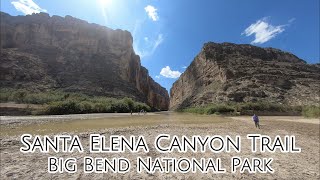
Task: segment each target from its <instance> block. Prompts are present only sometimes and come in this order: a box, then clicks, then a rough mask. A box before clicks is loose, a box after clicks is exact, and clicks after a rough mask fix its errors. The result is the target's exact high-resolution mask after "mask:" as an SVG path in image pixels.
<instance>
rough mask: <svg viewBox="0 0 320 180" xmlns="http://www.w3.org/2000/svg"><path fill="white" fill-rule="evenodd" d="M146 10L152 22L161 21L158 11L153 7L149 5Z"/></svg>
mask: <svg viewBox="0 0 320 180" xmlns="http://www.w3.org/2000/svg"><path fill="white" fill-rule="evenodd" d="M144 10H145V11H146V12H147V13H148V16H149V18H150V19H152V21H157V20H158V19H159V16H158V13H157V9H156V8H155V7H153V6H151V5H148V6H146V7H145V8H144Z"/></svg>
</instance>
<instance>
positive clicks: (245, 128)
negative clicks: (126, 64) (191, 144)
mask: <svg viewBox="0 0 320 180" xmlns="http://www.w3.org/2000/svg"><path fill="white" fill-rule="evenodd" d="M144 117H145V118H147V119H148V118H150V119H152V118H153V117H159V116H144ZM160 117H161V115H160ZM165 117H166V118H168V119H169V120H167V121H164V123H162V124H146V125H141V124H138V125H136V126H131V125H130V126H129V127H111V128H104V127H103V128H101V129H99V130H98V129H95V130H89V131H77V132H68V133H67V134H77V135H79V136H80V138H81V142H82V143H83V145H84V147H88V142H89V139H88V134H90V133H100V134H103V135H105V136H109V135H124V136H126V137H129V136H130V135H135V136H139V135H143V136H144V137H145V138H146V141H147V143H148V144H152V143H153V140H154V139H155V137H156V136H157V135H159V134H163V133H166V134H170V135H178V136H182V135H186V136H189V137H190V136H192V135H201V136H205V135H222V136H225V135H230V136H235V135H240V136H241V137H242V138H243V139H245V137H246V135H247V134H252V133H258V134H264V135H269V136H271V137H274V136H276V135H280V136H285V135H295V136H296V141H297V146H298V147H301V149H302V152H301V153H299V154H291V153H278V152H277V153H252V152H251V151H250V149H249V146H250V144H249V143H250V141H246V140H243V142H242V152H241V153H240V154H237V153H235V152H232V153H219V154H214V153H212V152H210V151H207V152H205V153H192V152H187V153H177V152H174V153H170V154H161V153H159V152H157V151H156V150H155V149H154V148H152V146H150V147H151V148H150V152H149V153H142V152H140V153H129V152H125V153H113V154H110V153H107V154H89V152H88V151H85V152H84V153H81V154H80V153H73V154H67V153H60V154H56V153H48V154H42V153H33V154H32V153H30V154H22V153H21V152H20V151H19V148H20V147H21V146H22V144H21V143H20V140H19V137H20V136H19V135H10V136H2V137H1V150H0V151H1V165H0V166H1V167H0V169H1V179H319V178H320V172H319V171H320V170H319V166H320V163H319V150H320V147H319V120H318V119H313V120H310V121H309V120H308V119H304V118H301V117H281V116H280V117H267V116H266V117H261V119H262V121H261V129H256V128H255V127H254V125H253V123H252V122H251V120H250V118H249V117H233V118H230V117H228V118H225V119H224V120H221V119H219V120H218V121H215V118H216V117H214V116H194V115H190V114H184V115H181V116H180V115H175V116H170V114H166V115H165ZM165 117H164V116H163V117H162V119H164V118H165ZM187 117H188V118H189V119H195V120H196V119H198V120H199V119H206V121H202V122H201V123H197V122H196V121H194V122H190V121H186V122H187V123H175V122H173V123H170V122H171V121H170V119H171V120H172V118H173V119H175V118H178V119H179V118H180V120H179V122H180V121H182V120H183V119H186V118H187ZM199 117H200V118H199ZM210 118H211V119H212V122H210V121H208V120H209V119H210ZM138 119H139V117H138ZM156 122H157V123H158V121H156ZM182 122H183V121H182ZM6 126H10V125H9V124H7V125H3V124H2V128H3V127H6ZM64 134H66V133H64ZM85 149H88V148H85ZM49 156H57V157H76V158H77V159H78V160H79V163H78V168H79V169H80V170H79V171H78V172H77V173H74V174H67V173H62V174H59V173H58V174H49V173H47V158H48V157H49ZM84 156H92V157H104V158H112V157H125V158H128V159H129V160H130V161H132V163H133V164H132V165H133V167H132V170H131V171H130V172H128V173H126V174H113V173H105V174H84V173H83V171H82V164H81V163H80V162H81V161H80V160H81V159H82V158H83V157H84ZM137 156H140V157H147V156H150V157H153V158H156V157H175V158H180V157H189V158H191V157H194V158H197V159H200V158H221V159H222V164H223V166H224V167H225V168H226V169H227V173H225V174H213V173H207V174H201V173H188V174H182V173H168V174H160V173H154V174H148V173H142V174H137V173H136V172H135V170H134V169H135V165H136V164H134V162H135V159H136V158H137ZM232 156H239V157H241V158H246V157H248V158H252V157H259V158H262V157H267V158H269V157H272V158H274V161H273V163H272V167H273V168H274V170H275V173H273V174H271V173H268V174H260V173H257V174H249V173H247V172H246V173H243V174H240V173H236V174H231V173H230V170H229V169H230V168H229V167H230V158H231V157H232Z"/></svg>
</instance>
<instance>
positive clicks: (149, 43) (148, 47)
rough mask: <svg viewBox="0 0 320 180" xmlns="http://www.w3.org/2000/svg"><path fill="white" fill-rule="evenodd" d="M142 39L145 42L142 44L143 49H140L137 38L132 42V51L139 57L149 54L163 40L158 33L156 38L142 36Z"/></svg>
mask: <svg viewBox="0 0 320 180" xmlns="http://www.w3.org/2000/svg"><path fill="white" fill-rule="evenodd" d="M144 41H145V44H144V45H143V47H144V48H143V50H141V48H140V46H141V44H139V41H138V40H135V41H134V44H133V48H134V51H135V53H136V54H138V55H139V56H140V58H144V57H147V56H151V55H152V54H153V53H154V52H155V51H156V49H157V48H158V46H159V45H160V44H161V43H162V42H163V41H164V38H163V35H162V34H158V36H157V38H156V39H149V38H147V39H146V38H144Z"/></svg>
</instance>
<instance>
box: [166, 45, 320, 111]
mask: <svg viewBox="0 0 320 180" xmlns="http://www.w3.org/2000/svg"><path fill="white" fill-rule="evenodd" d="M319 90H320V65H319V64H307V63H306V62H305V61H303V60H301V59H299V58H298V57H297V56H295V55H293V54H291V53H288V52H283V51H281V50H278V49H274V48H260V47H256V46H252V45H245V44H244V45H237V44H232V43H221V44H219V43H212V42H210V43H206V44H205V45H204V46H203V48H202V50H201V52H200V53H199V54H198V55H197V56H196V57H195V58H194V60H193V61H192V63H191V64H190V66H189V67H188V68H187V69H186V71H185V72H184V73H183V74H182V75H181V76H180V78H179V79H178V80H177V81H176V82H175V83H174V84H173V87H172V88H171V90H170V108H171V109H179V108H186V107H192V106H201V105H206V104H217V103H226V102H259V101H268V102H271V103H280V104H287V105H312V104H319V100H320V98H319Z"/></svg>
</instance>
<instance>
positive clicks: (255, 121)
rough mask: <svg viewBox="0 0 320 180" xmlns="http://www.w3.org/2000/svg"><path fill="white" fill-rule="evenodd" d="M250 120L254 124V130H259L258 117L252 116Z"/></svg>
mask: <svg viewBox="0 0 320 180" xmlns="http://www.w3.org/2000/svg"><path fill="white" fill-rule="evenodd" d="M252 120H253V121H254V124H255V125H256V128H259V129H260V125H259V117H258V116H257V115H256V114H254V115H253V116H252Z"/></svg>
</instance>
